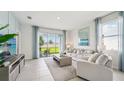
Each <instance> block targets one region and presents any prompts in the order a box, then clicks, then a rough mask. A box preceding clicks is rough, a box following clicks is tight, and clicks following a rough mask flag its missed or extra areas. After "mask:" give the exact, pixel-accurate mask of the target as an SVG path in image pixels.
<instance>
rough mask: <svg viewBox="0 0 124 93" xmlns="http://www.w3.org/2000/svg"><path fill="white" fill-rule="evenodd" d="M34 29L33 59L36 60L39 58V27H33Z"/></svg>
mask: <svg viewBox="0 0 124 93" xmlns="http://www.w3.org/2000/svg"><path fill="white" fill-rule="evenodd" d="M32 29H33V34H32V35H33V36H32V37H33V38H32V42H33V48H32V50H33V58H34V59H36V58H38V45H39V44H38V29H39V27H37V26H32Z"/></svg>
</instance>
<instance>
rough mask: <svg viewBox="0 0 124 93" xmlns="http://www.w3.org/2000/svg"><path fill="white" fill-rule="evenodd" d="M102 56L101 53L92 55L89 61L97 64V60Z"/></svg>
mask: <svg viewBox="0 0 124 93" xmlns="http://www.w3.org/2000/svg"><path fill="white" fill-rule="evenodd" d="M100 55H101V53H94V54H93V55H91V56H90V57H89V59H88V61H89V62H94V63H95V62H96V59H97V58H98V57H99V56H100Z"/></svg>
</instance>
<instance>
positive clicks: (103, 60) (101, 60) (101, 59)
mask: <svg viewBox="0 0 124 93" xmlns="http://www.w3.org/2000/svg"><path fill="white" fill-rule="evenodd" d="M108 61H109V58H108V56H107V55H105V54H102V55H100V56H99V57H98V58H97V60H96V64H100V65H105V64H106V63H107V62H108Z"/></svg>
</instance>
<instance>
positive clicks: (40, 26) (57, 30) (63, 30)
mask: <svg viewBox="0 0 124 93" xmlns="http://www.w3.org/2000/svg"><path fill="white" fill-rule="evenodd" d="M37 27H39V28H41V29H48V30H54V31H55V30H56V31H66V30H61V29H56V28H49V27H42V26H37Z"/></svg>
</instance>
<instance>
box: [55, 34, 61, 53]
mask: <svg viewBox="0 0 124 93" xmlns="http://www.w3.org/2000/svg"><path fill="white" fill-rule="evenodd" d="M55 45H56V46H55V54H58V53H60V48H61V37H60V35H56V44H55Z"/></svg>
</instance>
